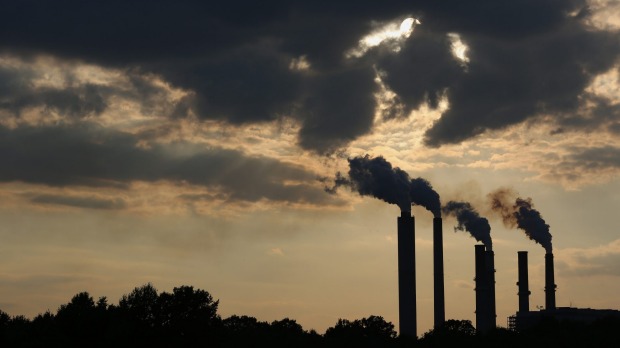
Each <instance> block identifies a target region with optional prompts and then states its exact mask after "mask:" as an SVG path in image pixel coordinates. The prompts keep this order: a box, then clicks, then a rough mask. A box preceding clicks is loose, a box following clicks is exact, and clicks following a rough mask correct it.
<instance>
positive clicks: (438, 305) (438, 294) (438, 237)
mask: <svg viewBox="0 0 620 348" xmlns="http://www.w3.org/2000/svg"><path fill="white" fill-rule="evenodd" d="M433 274H434V290H435V294H434V301H435V303H434V305H435V308H434V309H435V312H434V314H435V329H437V328H439V327H441V326H442V325H443V324H444V322H445V321H446V302H445V296H444V277H443V228H442V219H441V217H435V218H434V219H433Z"/></svg>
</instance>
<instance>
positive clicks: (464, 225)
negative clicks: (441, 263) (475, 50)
mask: <svg viewBox="0 0 620 348" xmlns="http://www.w3.org/2000/svg"><path fill="white" fill-rule="evenodd" d="M442 210H443V212H444V214H446V215H452V216H454V217H456V221H457V222H458V225H457V226H455V227H454V230H455V231H467V232H469V233H471V235H472V237H474V238H475V239H476V240H477V241H479V242H482V243H484V245H485V246H486V247H487V249H488V250H493V242H492V241H491V226H490V225H489V220H487V219H486V218H483V217H481V216H480V214H478V212H477V211H476V209H474V207H472V206H471V204H469V203H468V202H455V201H450V202H448V203H447V204H446V205H445V206H444V207H443V208H442Z"/></svg>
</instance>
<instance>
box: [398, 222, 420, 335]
mask: <svg viewBox="0 0 620 348" xmlns="http://www.w3.org/2000/svg"><path fill="white" fill-rule="evenodd" d="M415 280H416V279H415V224H414V217H413V216H411V212H409V211H401V216H400V217H399V218H398V316H399V323H400V330H399V331H400V335H401V336H409V337H413V338H415V337H417V319H416V281H415Z"/></svg>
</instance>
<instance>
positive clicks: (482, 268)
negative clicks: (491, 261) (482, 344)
mask: <svg viewBox="0 0 620 348" xmlns="http://www.w3.org/2000/svg"><path fill="white" fill-rule="evenodd" d="M475 252H476V254H475V257H476V258H475V261H476V278H475V281H476V288H475V291H476V330H477V331H478V332H487V331H488V330H489V329H490V328H491V323H490V322H489V308H488V307H489V302H488V298H489V291H488V286H489V282H488V280H487V278H488V270H487V267H486V254H485V246H484V245H482V244H476V245H475Z"/></svg>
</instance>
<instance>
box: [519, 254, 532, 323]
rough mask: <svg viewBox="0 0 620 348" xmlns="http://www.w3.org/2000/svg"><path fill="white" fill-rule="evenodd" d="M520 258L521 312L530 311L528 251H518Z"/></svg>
mask: <svg viewBox="0 0 620 348" xmlns="http://www.w3.org/2000/svg"><path fill="white" fill-rule="evenodd" d="M517 255H518V258H519V281H518V282H517V285H518V286H519V312H520V313H526V312H529V311H530V294H531V292H530V284H529V280H528V275H527V251H518V252H517Z"/></svg>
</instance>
